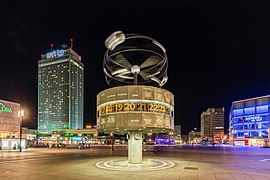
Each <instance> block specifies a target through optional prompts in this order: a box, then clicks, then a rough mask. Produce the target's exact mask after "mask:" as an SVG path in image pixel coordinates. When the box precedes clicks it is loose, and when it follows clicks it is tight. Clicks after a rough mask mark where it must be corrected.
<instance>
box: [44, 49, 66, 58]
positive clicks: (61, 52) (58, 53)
mask: <svg viewBox="0 0 270 180" xmlns="http://www.w3.org/2000/svg"><path fill="white" fill-rule="evenodd" d="M64 54H65V50H64V49H60V50H54V51H52V52H49V53H47V54H46V57H47V58H53V57H60V56H63V55H64Z"/></svg>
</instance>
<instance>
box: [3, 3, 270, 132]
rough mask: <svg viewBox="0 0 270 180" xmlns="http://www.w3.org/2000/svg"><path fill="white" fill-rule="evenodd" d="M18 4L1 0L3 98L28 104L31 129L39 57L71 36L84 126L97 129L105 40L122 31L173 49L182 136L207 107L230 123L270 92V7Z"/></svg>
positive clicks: (172, 86) (172, 87) (173, 87)
mask: <svg viewBox="0 0 270 180" xmlns="http://www.w3.org/2000/svg"><path fill="white" fill-rule="evenodd" d="M18 2H19V3H18ZM18 2H17V1H13V0H4V1H1V10H0V27H1V28H0V39H1V43H0V47H1V48H0V51H1V56H0V57H1V62H0V99H5V100H10V101H15V102H19V103H21V105H22V106H23V107H24V109H26V110H27V112H28V115H27V118H26V120H25V126H28V127H30V128H36V126H37V64H38V60H39V59H40V54H44V53H47V52H49V51H50V44H51V43H53V44H55V46H56V47H57V46H60V45H61V44H68V45H69V40H70V38H74V50H75V51H76V52H77V53H78V54H80V55H81V56H82V62H83V63H84V65H85V109H84V111H85V122H92V123H95V121H96V120H95V117H96V108H95V105H96V95H97V94H98V93H99V92H100V91H102V90H104V89H106V88H108V85H107V84H106V81H105V78H104V76H103V71H102V63H103V55H104V53H105V51H106V47H105V46H104V41H105V39H106V38H107V37H108V36H109V35H110V34H111V33H112V32H114V31H117V30H121V31H123V32H124V33H126V34H128V33H137V34H142V35H147V36H150V37H152V38H154V39H156V40H158V41H159V42H160V43H161V44H162V45H163V46H164V47H165V48H166V49H167V54H168V60H169V71H168V74H169V80H168V82H167V84H165V86H163V88H165V89H167V90H169V91H171V92H172V93H173V94H174V95H175V122H176V124H181V125H182V134H186V133H187V132H189V131H190V130H192V129H193V128H194V127H197V128H199V127H200V115H201V113H202V111H205V110H206V109H207V108H208V107H225V112H226V113H225V124H226V125H228V114H229V110H230V106H231V103H232V102H233V101H235V100H240V99H245V98H251V97H256V96H262V95H268V94H269V92H270V68H269V67H270V13H269V9H270V3H269V1H258V0H256V1H254V0H253V1H251V0H249V1H248V0H246V1H224V2H223V1H216V0H215V1H214V0H213V1H199V0H197V1H196V0H185V1H184V0H183V1H179V0H170V1H154V0H148V1H146V0H145V1H141V0H136V1H116V0H114V1H103V0H99V1H88V3H86V2H87V1H80V0H78V1H72V2H69V1H42V2H40V1H33V2H31V3H30V1H18ZM37 3H39V4H37ZM42 3H43V4H42Z"/></svg>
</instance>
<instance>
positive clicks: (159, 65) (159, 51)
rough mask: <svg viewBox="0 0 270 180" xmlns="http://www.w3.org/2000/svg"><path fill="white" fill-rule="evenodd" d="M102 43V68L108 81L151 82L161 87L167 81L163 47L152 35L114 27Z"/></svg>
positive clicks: (110, 83) (125, 82) (166, 63)
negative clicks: (126, 31)
mask: <svg viewBox="0 0 270 180" xmlns="http://www.w3.org/2000/svg"><path fill="white" fill-rule="evenodd" d="M105 46H106V47H107V51H106V52H105V55H104V62H103V71H104V74H105V79H106V81H107V83H108V85H113V84H117V83H118V84H134V85H137V84H146V83H151V82H155V83H158V85H159V87H161V86H163V85H164V84H165V83H166V82H167V80H168V75H167V69H168V59H167V54H166V49H165V48H164V47H163V46H162V45H161V44H160V43H159V42H158V41H156V40H155V39H153V38H151V37H148V36H144V35H139V34H126V35H125V34H124V33H122V31H116V32H114V33H113V34H111V35H110V36H109V37H108V38H107V39H106V41H105Z"/></svg>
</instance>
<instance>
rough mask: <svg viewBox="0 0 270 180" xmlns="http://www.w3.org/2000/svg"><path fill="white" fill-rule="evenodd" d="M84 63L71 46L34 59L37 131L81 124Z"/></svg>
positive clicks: (60, 128) (70, 127) (80, 125)
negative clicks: (35, 64) (36, 64)
mask: <svg viewBox="0 0 270 180" xmlns="http://www.w3.org/2000/svg"><path fill="white" fill-rule="evenodd" d="M83 89H84V66H83V64H82V63H81V57H80V56H79V55H78V54H77V53H76V52H75V51H73V50H72V49H71V48H69V49H65V50H63V49H62V50H55V51H52V52H49V53H47V54H44V55H41V60H39V62H38V132H41V133H51V132H52V131H58V130H63V129H82V128H83V109H84V106H83V93H84V90H83Z"/></svg>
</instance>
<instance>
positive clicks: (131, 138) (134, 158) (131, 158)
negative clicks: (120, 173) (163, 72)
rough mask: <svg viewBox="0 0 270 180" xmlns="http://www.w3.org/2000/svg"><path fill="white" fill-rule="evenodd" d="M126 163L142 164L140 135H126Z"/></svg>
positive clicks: (133, 132) (136, 133)
mask: <svg viewBox="0 0 270 180" xmlns="http://www.w3.org/2000/svg"><path fill="white" fill-rule="evenodd" d="M128 162H129V163H132V164H139V163H142V133H141V132H138V131H131V132H129V133H128Z"/></svg>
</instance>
